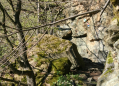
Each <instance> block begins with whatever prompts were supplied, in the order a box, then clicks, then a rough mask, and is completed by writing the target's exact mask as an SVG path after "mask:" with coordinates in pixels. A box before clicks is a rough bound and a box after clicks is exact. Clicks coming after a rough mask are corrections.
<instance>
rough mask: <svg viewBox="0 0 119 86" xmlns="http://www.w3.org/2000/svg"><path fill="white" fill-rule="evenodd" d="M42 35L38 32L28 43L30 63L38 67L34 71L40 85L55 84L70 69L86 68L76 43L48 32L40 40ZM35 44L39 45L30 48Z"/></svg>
mask: <svg viewBox="0 0 119 86" xmlns="http://www.w3.org/2000/svg"><path fill="white" fill-rule="evenodd" d="M42 35H43V34H38V35H37V36H35V37H33V38H31V40H30V41H29V42H28V43H27V47H28V53H27V55H28V58H29V61H30V64H32V66H35V67H36V68H37V69H35V70H34V72H35V75H36V82H37V84H38V85H39V84H43V83H44V82H46V83H49V84H53V82H55V81H56V80H57V79H58V77H59V76H60V75H64V74H67V73H69V71H70V69H75V68H77V67H82V68H84V62H83V59H82V57H81V56H80V54H79V53H78V50H77V47H76V45H75V44H73V43H71V42H70V41H68V40H64V39H61V38H58V37H56V36H53V35H48V34H45V36H44V37H43V38H42V39H41V40H40V41H39V38H40V37H41V36H42ZM34 44H37V45H36V46H34V47H33V48H32V49H30V47H32V46H33V45H34ZM38 69H39V70H40V71H39V70H38ZM42 82H43V83H42Z"/></svg>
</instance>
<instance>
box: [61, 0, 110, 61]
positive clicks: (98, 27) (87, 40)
mask: <svg viewBox="0 0 119 86" xmlns="http://www.w3.org/2000/svg"><path fill="white" fill-rule="evenodd" d="M104 4H105V2H104V0H101V1H98V0H97V1H93V2H91V1H88V2H87V1H81V2H79V1H75V0H74V2H71V3H67V4H66V5H65V6H66V9H64V14H65V16H66V17H70V16H74V15H76V14H80V13H84V12H87V11H89V10H95V9H98V8H100V7H103V6H104ZM111 9H112V7H111V6H108V7H107V9H106V11H104V13H103V14H102V16H101V18H100V13H96V14H95V13H92V14H87V15H82V16H78V17H75V18H72V19H69V20H67V21H66V24H64V25H61V24H60V27H64V26H65V27H68V28H71V31H72V38H71V39H70V41H71V42H73V43H74V44H76V45H77V49H78V52H79V53H80V55H81V56H82V57H84V58H88V59H91V60H92V61H93V62H101V63H103V62H105V61H106V57H107V52H108V49H106V48H105V46H104V43H103V40H102V39H103V38H104V34H105V33H104V30H105V27H107V26H109V23H110V21H111V18H112V12H110V10H111Z"/></svg>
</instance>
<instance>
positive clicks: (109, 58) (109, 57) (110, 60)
mask: <svg viewBox="0 0 119 86" xmlns="http://www.w3.org/2000/svg"><path fill="white" fill-rule="evenodd" d="M107 63H108V64H111V63H113V58H112V56H111V52H109V54H108V56H107Z"/></svg>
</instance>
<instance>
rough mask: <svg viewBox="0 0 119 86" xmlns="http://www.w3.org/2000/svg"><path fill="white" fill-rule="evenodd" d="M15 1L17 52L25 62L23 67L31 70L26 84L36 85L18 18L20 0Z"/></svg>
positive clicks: (29, 85)
mask: <svg viewBox="0 0 119 86" xmlns="http://www.w3.org/2000/svg"><path fill="white" fill-rule="evenodd" d="M17 1H18V3H17V8H16V13H15V26H16V29H18V31H19V33H17V36H18V40H19V43H20V44H21V46H20V50H19V52H20V53H21V60H23V61H24V63H25V67H24V68H25V70H30V71H31V74H30V75H26V77H27V84H28V86H36V82H35V76H34V72H33V70H32V68H31V66H30V64H29V62H28V59H27V53H26V51H27V47H26V44H25V37H24V33H23V31H22V26H21V23H20V20H19V15H20V11H21V0H17Z"/></svg>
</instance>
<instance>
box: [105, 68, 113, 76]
mask: <svg viewBox="0 0 119 86" xmlns="http://www.w3.org/2000/svg"><path fill="white" fill-rule="evenodd" d="M112 68H113V67H110V68H108V70H107V71H106V72H105V73H104V75H107V74H109V73H112V72H113V71H114V70H113V69H112Z"/></svg>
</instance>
